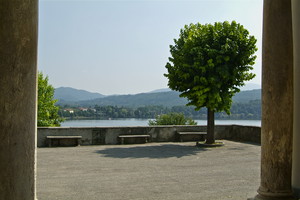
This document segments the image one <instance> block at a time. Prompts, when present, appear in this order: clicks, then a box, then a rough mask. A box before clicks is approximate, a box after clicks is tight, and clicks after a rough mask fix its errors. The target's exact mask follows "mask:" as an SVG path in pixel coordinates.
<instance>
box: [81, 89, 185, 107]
mask: <svg viewBox="0 0 300 200" xmlns="http://www.w3.org/2000/svg"><path fill="white" fill-rule="evenodd" d="M186 103H187V100H186V99H184V98H179V93H178V92H175V91H170V92H158V93H140V94H135V95H116V96H107V97H104V98H98V99H93V100H88V101H80V102H77V104H78V105H82V106H83V105H84V106H93V105H99V106H106V105H113V106H126V107H139V106H146V105H161V106H166V107H171V106H176V105H185V104H186Z"/></svg>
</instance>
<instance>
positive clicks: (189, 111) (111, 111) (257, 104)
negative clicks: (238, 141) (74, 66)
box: [58, 99, 261, 120]
mask: <svg viewBox="0 0 300 200" xmlns="http://www.w3.org/2000/svg"><path fill="white" fill-rule="evenodd" d="M68 110H72V111H73V113H70V112H69V111H68ZM171 112H175V113H183V114H184V116H186V117H189V118H192V119H206V118H207V109H206V108H202V109H200V110H199V111H196V110H195V107H194V106H185V105H179V106H173V107H171V108H170V107H163V106H143V107H138V108H130V107H124V106H121V107H118V106H98V105H96V106H94V107H93V108H91V107H90V108H88V109H87V110H86V111H83V110H80V107H76V106H75V107H74V106H69V105H65V106H64V107H61V108H60V110H59V113H58V114H59V116H60V117H63V118H66V119H109V118H143V119H154V118H155V117H156V116H157V115H162V114H168V113H171ZM230 112H231V114H230V115H227V114H226V113H224V112H219V113H216V114H215V117H216V119H245V120H246V119H247V120H252V119H255V120H259V119H261V100H260V99H258V100H251V101H248V102H242V103H235V102H234V103H233V104H232V106H231V109H230Z"/></svg>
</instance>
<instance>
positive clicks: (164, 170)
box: [37, 141, 260, 200]
mask: <svg viewBox="0 0 300 200" xmlns="http://www.w3.org/2000/svg"><path fill="white" fill-rule="evenodd" d="M224 142H225V144H226V145H225V146H224V147H218V148H199V147H196V146H195V143H194V142H191V143H190V142H187V143H148V144H141V145H103V146H81V147H64V148H38V150H37V152H38V153H37V155H38V163H37V166H38V168H37V169H38V170H37V171H38V175H37V195H38V196H37V197H38V199H39V200H56V199H59V200H158V199H159V200H212V199H213V200H226V199H233V200H246V199H247V198H249V197H254V196H255V195H256V190H257V188H258V187H259V180H260V178H259V173H260V146H259V145H254V144H247V143H239V142H232V141H224Z"/></svg>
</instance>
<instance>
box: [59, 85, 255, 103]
mask: <svg viewBox="0 0 300 200" xmlns="http://www.w3.org/2000/svg"><path fill="white" fill-rule="evenodd" d="M57 91H58V92H59V93H61V92H66V91H67V92H69V93H68V95H67V94H66V93H65V94H64V96H63V95H60V96H59V95H58V94H57V93H56V95H55V96H56V97H60V98H57V99H60V101H59V102H58V104H60V105H64V104H69V105H76V106H94V105H99V106H106V105H112V106H126V107H139V106H147V105H161V106H165V107H172V106H177V105H185V104H186V103H187V99H185V98H180V97H179V94H180V93H179V92H175V91H169V92H162V91H161V90H157V91H161V92H156V93H155V92H150V93H140V94H135V95H114V96H104V95H101V94H97V93H96V96H100V98H93V97H94V95H95V93H90V92H87V91H82V90H76V89H73V88H68V89H59V88H58V89H57V90H56V92H57ZM72 92H75V94H77V95H75V94H73V93H72ZM75 97H76V98H75ZM80 98H81V99H84V98H85V99H84V100H78V99H80ZM260 99H261V90H260V89H258V90H247V91H241V92H240V93H238V94H236V95H235V96H234V97H233V101H234V102H239V103H248V102H249V101H251V100H260Z"/></svg>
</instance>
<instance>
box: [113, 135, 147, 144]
mask: <svg viewBox="0 0 300 200" xmlns="http://www.w3.org/2000/svg"><path fill="white" fill-rule="evenodd" d="M118 138H119V139H120V140H121V142H120V143H121V144H125V139H140V140H141V141H143V143H147V142H149V140H150V135H119V136H118ZM131 143H132V142H131Z"/></svg>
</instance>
